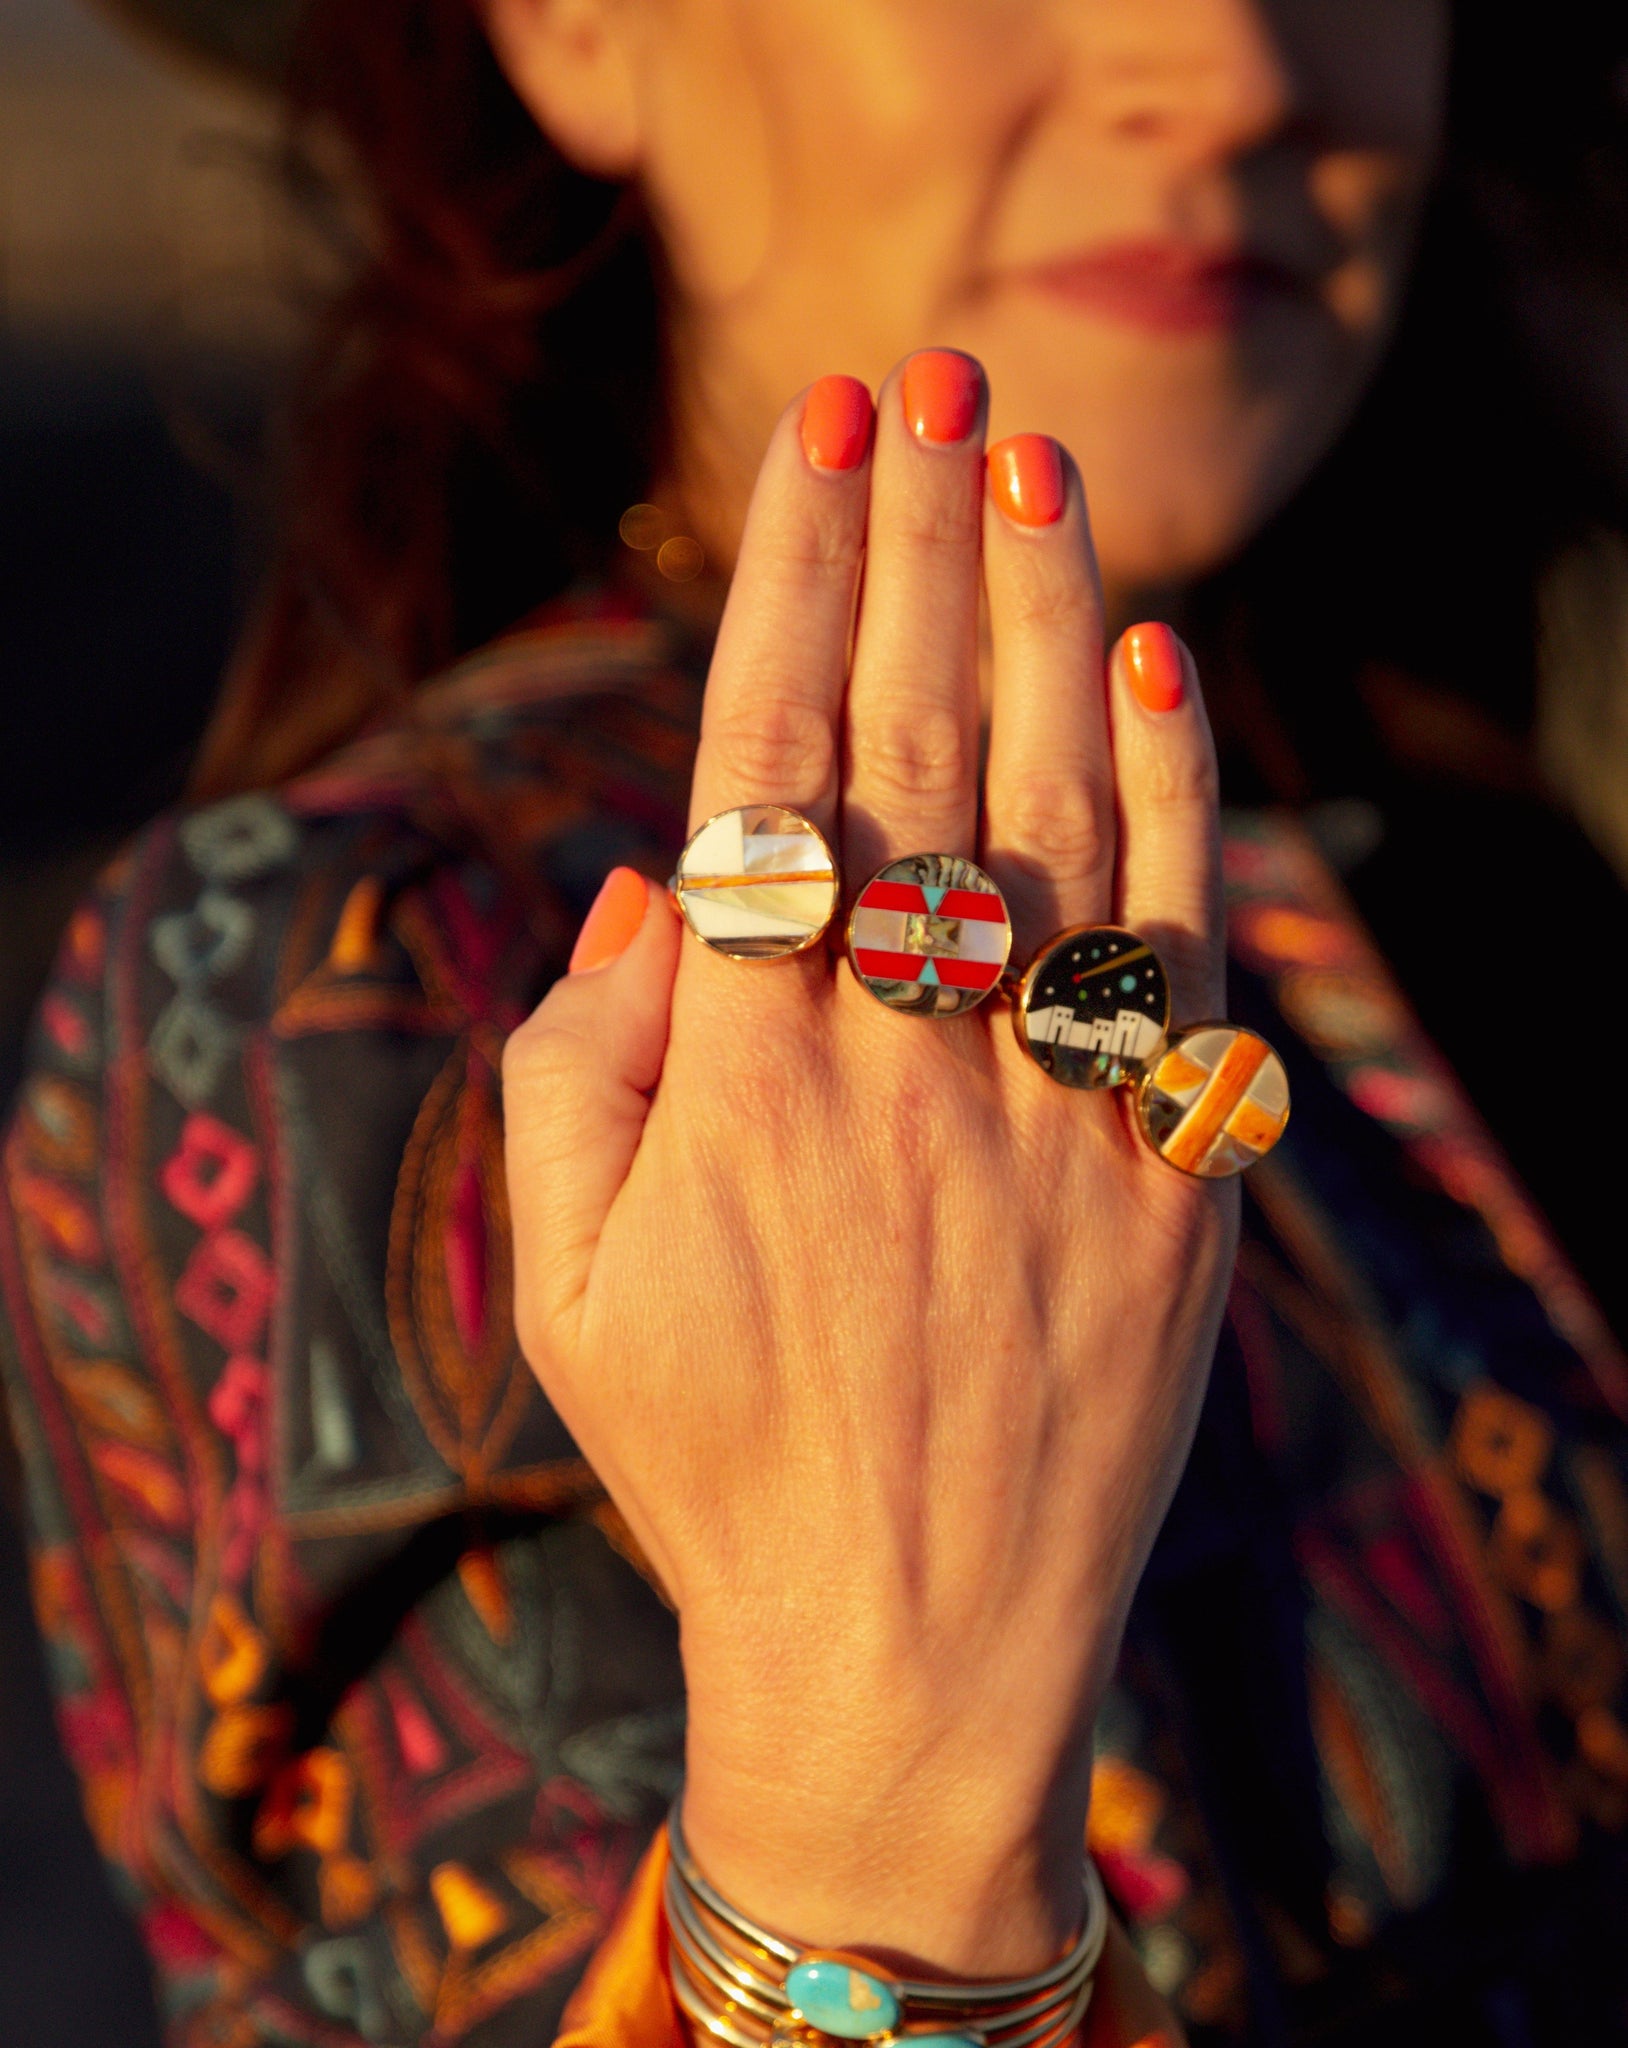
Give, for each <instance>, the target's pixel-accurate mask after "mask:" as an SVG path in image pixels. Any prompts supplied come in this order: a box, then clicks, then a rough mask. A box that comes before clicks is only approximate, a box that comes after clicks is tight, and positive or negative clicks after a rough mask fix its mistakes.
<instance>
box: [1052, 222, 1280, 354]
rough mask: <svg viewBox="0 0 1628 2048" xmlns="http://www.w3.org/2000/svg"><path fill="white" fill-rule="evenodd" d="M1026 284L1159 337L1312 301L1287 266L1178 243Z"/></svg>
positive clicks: (1112, 252)
mask: <svg viewBox="0 0 1628 2048" xmlns="http://www.w3.org/2000/svg"><path fill="white" fill-rule="evenodd" d="M1024 277H1025V281H1026V282H1027V283H1029V284H1031V285H1033V286H1035V287H1036V288H1037V289H1039V290H1041V291H1043V292H1046V293H1048V294H1049V295H1050V296H1052V297H1054V298H1058V299H1061V300H1064V301H1066V302H1067V303H1068V304H1070V305H1074V306H1077V307H1079V308H1080V310H1081V311H1083V312H1088V313H1095V314H1097V315H1099V316H1100V317H1102V318H1105V319H1109V320H1117V321H1120V322H1122V323H1123V324H1124V325H1126V326H1129V327H1138V328H1141V329H1143V330H1144V331H1147V332H1150V333H1155V334H1213V333H1219V332H1224V331H1225V330H1227V329H1229V328H1234V327H1237V326H1239V325H1241V324H1242V322H1243V321H1244V320H1246V319H1247V318H1248V317H1249V315H1250V314H1251V313H1253V312H1254V311H1256V310H1257V308H1259V307H1260V306H1261V305H1262V304H1264V303H1266V302H1267V301H1268V300H1271V299H1278V300H1282V299H1285V298H1297V299H1301V300H1304V298H1305V297H1306V294H1307V287H1306V284H1305V282H1304V281H1303V280H1302V279H1300V278H1298V277H1296V276H1295V275H1294V274H1293V273H1292V272H1290V271H1288V270H1286V269H1285V268H1284V267H1283V266H1282V265H1281V264H1276V263H1272V262H1270V261H1268V260H1267V259H1266V258H1264V257H1260V256H1255V255H1250V254H1246V253H1243V252H1238V251H1206V250H1201V249H1193V248H1190V247H1187V246H1184V245H1183V244H1181V243H1178V242H1158V241H1150V242H1115V243H1109V244H1105V245H1104V246H1102V247H1101V248H1097V249H1091V250H1087V251H1084V252H1083V253H1081V254H1080V255H1078V256H1069V257H1065V258H1062V259H1061V260H1059V261H1057V262H1055V263H1045V264H1039V265H1037V266H1035V267H1034V268H1033V269H1031V270H1029V271H1027V272H1025V273H1024Z"/></svg>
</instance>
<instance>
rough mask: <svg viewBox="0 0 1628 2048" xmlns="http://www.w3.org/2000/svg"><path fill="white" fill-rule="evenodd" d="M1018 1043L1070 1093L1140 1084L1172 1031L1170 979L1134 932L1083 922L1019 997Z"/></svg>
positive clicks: (1035, 964) (1045, 956)
mask: <svg viewBox="0 0 1628 2048" xmlns="http://www.w3.org/2000/svg"><path fill="white" fill-rule="evenodd" d="M1012 1023H1013V1026H1014V1028H1015V1030H1016V1032H1017V1041H1018V1044H1019V1045H1021V1046H1022V1048H1023V1050H1024V1051H1025V1052H1026V1053H1027V1054H1028V1055H1029V1057H1030V1059H1032V1060H1033V1061H1034V1063H1035V1065H1036V1066H1037V1067H1039V1068H1040V1069H1041V1071H1042V1072H1043V1073H1046V1074H1049V1075H1050V1076H1051V1078H1052V1080H1054V1081H1058V1082H1061V1083H1062V1085H1063V1086H1064V1087H1065V1088H1118V1087H1122V1086H1123V1085H1124V1084H1125V1083H1127V1082H1135V1081H1139V1080H1140V1079H1141V1078H1142V1075H1143V1073H1144V1071H1145V1070H1146V1067H1147V1064H1148V1062H1149V1061H1150V1060H1151V1059H1152V1058H1153V1057H1154V1055H1155V1054H1156V1053H1157V1052H1158V1050H1159V1048H1160V1046H1162V1045H1163V1043H1164V1035H1165V1033H1166V1031H1167V1030H1168V1029H1169V1028H1170V979H1169V976H1168V975H1167V974H1166V973H1165V970H1164V963H1163V961H1162V960H1160V958H1159V956H1158V954H1157V953H1155V952H1154V950H1153V948H1152V947H1151V946H1150V945H1149V944H1148V942H1147V940H1146V939H1144V938H1141V937H1139V936H1138V935H1137V934H1136V933H1135V932H1132V931H1126V930H1125V928H1124V927H1123V926H1122V925H1116V924H1097V925H1091V924H1076V925H1070V926H1069V928H1068V929H1067V930H1066V931H1061V932H1059V933H1058V934H1057V936H1056V937H1055V938H1051V939H1048V940H1047V941H1046V943H1045V944H1044V945H1043V946H1042V947H1041V948H1040V950H1039V952H1038V953H1036V954H1035V956H1034V959H1033V960H1032V961H1031V962H1030V963H1029V968H1028V972H1027V973H1026V974H1024V975H1023V977H1022V979H1021V980H1020V981H1019V982H1018V984H1017V986H1016V988H1015V989H1014V990H1013V993H1012Z"/></svg>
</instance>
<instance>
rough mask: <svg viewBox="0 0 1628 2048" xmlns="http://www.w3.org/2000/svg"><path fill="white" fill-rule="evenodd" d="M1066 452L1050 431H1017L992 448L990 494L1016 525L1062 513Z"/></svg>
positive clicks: (1047, 521) (1041, 522)
mask: <svg viewBox="0 0 1628 2048" xmlns="http://www.w3.org/2000/svg"><path fill="white" fill-rule="evenodd" d="M1063 494H1064V484H1063V451H1062V450H1061V449H1060V448H1059V447H1058V445H1057V443H1056V442H1055V441H1054V440H1053V439H1052V438H1051V436H1050V434H1014V435H1013V436H1012V437H1011V439H1010V440H1009V441H997V442H996V443H995V445H994V447H993V448H991V449H990V451H989V495H990V496H991V497H992V498H993V499H994V500H995V503H996V504H997V505H998V506H999V507H1000V508H1001V510H1002V511H1003V512H1004V513H1005V514H1006V516H1007V518H1008V519H1010V520H1011V521H1012V522H1013V523H1014V524H1015V525H1017V526H1055V525H1056V523H1057V521H1058V520H1059V519H1061V518H1062V516H1063Z"/></svg>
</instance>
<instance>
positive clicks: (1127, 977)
mask: <svg viewBox="0 0 1628 2048" xmlns="http://www.w3.org/2000/svg"><path fill="white" fill-rule="evenodd" d="M1119 985H1120V987H1121V988H1122V989H1123V990H1124V991H1125V993H1126V995H1129V994H1130V993H1131V991H1132V990H1133V989H1134V988H1135V987H1136V976H1135V975H1134V974H1122V975H1121V976H1120V977H1119Z"/></svg>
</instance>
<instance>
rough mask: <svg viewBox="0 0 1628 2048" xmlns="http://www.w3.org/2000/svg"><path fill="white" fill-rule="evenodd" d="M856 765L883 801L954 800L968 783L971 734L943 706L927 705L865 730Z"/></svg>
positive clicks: (970, 777)
mask: <svg viewBox="0 0 1628 2048" xmlns="http://www.w3.org/2000/svg"><path fill="white" fill-rule="evenodd" d="M855 765H856V767H858V768H859V770H860V773H861V774H862V776H863V779H864V780H865V781H866V782H867V783H868V784H869V785H870V786H871V788H872V789H873V790H874V791H875V793H876V795H877V797H878V798H879V799H881V800H883V801H885V800H887V799H888V798H896V799H902V800H904V801H907V802H910V801H915V802H919V801H920V800H921V799H922V798H929V799H941V800H949V799H951V798H958V797H959V796H960V795H961V794H962V792H963V791H964V790H965V789H966V788H967V787H968V786H969V785H970V782H971V779H972V768H973V763H972V748H971V741H970V736H969V735H968V733H967V731H966V729H965V727H964V725H963V723H962V721H961V719H960V718H958V717H957V716H956V714H955V713H954V712H953V711H952V710H950V709H949V707H948V706H947V705H932V706H928V707H926V708H924V709H923V710H922V711H921V712H920V713H918V715H917V716H916V717H914V718H912V719H911V720H910V721H909V722H908V723H906V722H904V721H902V720H889V721H887V722H886V723H885V724H882V725H880V726H879V727H878V728H877V730H876V731H875V732H867V733H866V734H865V736H864V741H863V746H862V750H861V751H860V753H859V758H858V760H857V761H856V764H855Z"/></svg>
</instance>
